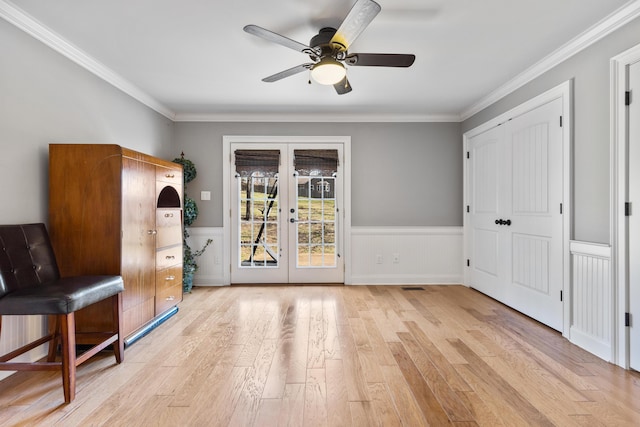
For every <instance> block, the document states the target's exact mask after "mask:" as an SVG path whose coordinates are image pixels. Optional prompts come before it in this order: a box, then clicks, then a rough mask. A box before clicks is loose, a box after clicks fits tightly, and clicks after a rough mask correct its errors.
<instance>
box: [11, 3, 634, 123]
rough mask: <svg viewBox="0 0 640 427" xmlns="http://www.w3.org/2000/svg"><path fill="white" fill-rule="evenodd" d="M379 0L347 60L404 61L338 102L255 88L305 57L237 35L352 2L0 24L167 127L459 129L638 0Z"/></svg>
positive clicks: (130, 11) (188, 7) (285, 26)
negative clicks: (356, 123) (402, 57)
mask: <svg viewBox="0 0 640 427" xmlns="http://www.w3.org/2000/svg"><path fill="white" fill-rule="evenodd" d="M377 1H378V2H379V3H380V5H381V6H382V12H380V14H379V15H378V16H377V17H376V18H375V19H374V20H373V22H372V23H371V25H369V27H368V28H367V29H366V30H365V31H364V32H363V33H362V35H361V36H360V37H359V38H358V39H357V40H356V41H355V42H354V43H353V44H352V46H351V47H350V49H349V52H368V53H413V54H415V55H416V61H415V63H414V65H413V66H412V67H411V68H407V69H403V68H379V67H350V68H349V69H348V76H349V81H350V83H351V85H352V87H353V91H352V92H351V93H348V94H346V95H340V96H339V95H337V94H336V93H335V91H334V90H333V88H332V87H326V86H320V85H317V84H311V85H310V84H308V83H307V82H308V80H309V76H308V73H307V72H303V73H301V74H298V75H295V76H292V77H289V78H286V79H284V80H281V81H278V82H274V83H264V82H262V81H261V79H262V78H263V77H266V76H268V75H271V74H274V73H276V72H279V71H282V70H285V69H287V68H290V67H293V66H296V65H299V64H301V63H304V62H308V57H307V56H306V55H304V54H302V53H299V52H296V51H294V50H291V49H287V48H286V47H283V46H280V45H277V44H274V43H269V42H266V41H264V40H262V39H259V38H257V37H255V36H252V35H249V34H247V33H245V32H244V31H243V30H242V28H243V27H244V26H245V25H246V24H256V25H259V26H262V27H264V28H267V29H269V30H272V31H274V32H277V33H280V34H282V35H285V36H287V37H289V38H291V39H294V40H297V41H300V42H302V43H304V44H307V43H309V40H310V38H311V37H312V36H314V35H315V34H316V33H317V31H318V30H319V28H321V27H323V26H333V27H338V26H339V24H340V23H341V22H342V19H343V18H344V16H345V15H346V14H347V12H348V11H349V9H350V8H351V6H352V4H353V3H354V2H355V0H236V1H229V0H227V1H222V0H217V1H216V0H180V1H177V0H109V1H105V0H55V1H43V0H11V1H9V0H0V16H3V17H4V18H5V19H7V20H9V21H10V22H13V23H14V24H16V25H18V26H19V27H21V28H23V29H25V30H26V31H28V32H30V33H32V34H33V35H35V36H36V37H39V38H40V39H42V40H43V41H45V42H46V43H48V44H50V45H52V46H53V47H54V48H57V49H58V50H60V51H61V52H63V53H65V54H67V55H68V56H70V57H74V59H75V60H76V61H78V62H79V63H81V64H82V65H84V66H85V67H87V68H89V69H92V71H94V72H96V74H98V75H100V76H102V77H103V78H105V79H106V80H108V81H110V82H111V83H113V84H114V85H116V86H118V87H120V88H121V89H123V90H125V91H126V92H128V93H130V94H132V95H133V96H135V97H136V98H138V99H140V100H141V101H142V102H145V103H146V104H147V105H150V106H151V107H153V108H155V109H156V110H158V111H160V112H161V113H163V114H165V115H166V116H168V117H170V118H172V119H175V120H190V119H192V120H193V119H202V120H261V119H263V120H267V119H269V118H271V119H278V120H292V121H295V120H305V119H312V120H324V119H326V120H332V118H333V119H339V118H345V117H346V118H349V119H350V120H357V119H358V117H364V116H367V117H368V118H369V119H368V120H371V118H377V119H379V120H384V119H385V118H387V119H388V118H390V117H394V118H395V119H398V120H403V119H404V120H459V119H460V118H465V117H466V116H468V115H470V114H471V113H473V112H475V111H477V110H478V109H479V108H481V107H482V106H483V105H485V104H486V102H489V100H490V99H491V98H492V97H493V98H495V96H496V94H498V93H501V92H504V91H505V90H508V88H509V87H513V86H514V85H517V84H518V82H524V81H525V79H526V78H528V77H527V76H531V75H532V73H535V72H537V70H540V71H542V70H543V66H544V65H548V64H549V63H551V62H550V61H551V60H552V59H553V58H552V57H550V55H551V54H553V53H554V52H555V54H556V55H555V57H558V49H560V48H563V49H564V50H565V51H567V52H571V49H575V47H576V46H577V45H579V44H580V43H582V42H583V40H581V39H580V37H582V38H585V37H586V36H585V34H588V35H590V37H591V35H593V34H596V33H598V31H600V29H602V28H604V27H606V26H609V27H610V24H611V23H612V22H615V21H621V20H624V17H625V16H628V15H629V10H633V11H634V13H635V11H636V10H637V9H638V7H637V4H638V3H639V2H640V0H634V1H631V2H629V1H628V0H482V1H480V0H377ZM623 6H624V8H623V9H620V8H622V7H623ZM614 12H615V13H614ZM23 13H24V14H23ZM634 16H635V15H634ZM607 17H609V18H608V21H606V22H603V20H604V19H605V18H607ZM598 23H600V25H596V24H598ZM605 23H606V25H604V24H605ZM578 40H579V41H580V43H578ZM572 41H573V42H572ZM570 42H572V43H570ZM561 50H562V49H561ZM545 58H546V59H545ZM540 61H543V62H542V63H541V62H540ZM545 61H546V62H545Z"/></svg>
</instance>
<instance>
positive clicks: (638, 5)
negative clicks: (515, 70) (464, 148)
mask: <svg viewBox="0 0 640 427" xmlns="http://www.w3.org/2000/svg"><path fill="white" fill-rule="evenodd" d="M638 16H640V0H633V1H631V2H629V3H628V4H626V5H625V6H622V7H621V8H620V9H618V10H617V11H615V12H614V13H612V14H611V15H609V16H608V17H606V18H605V19H603V20H602V21H600V22H599V23H597V24H596V25H594V26H592V27H591V28H589V29H588V30H587V31H585V32H584V33H582V34H580V35H579V36H577V37H575V38H574V39H573V40H571V41H569V42H568V43H566V44H564V45H563V46H561V47H560V48H559V49H557V50H555V51H554V52H553V53H551V54H550V55H548V56H546V57H545V58H543V59H542V60H540V61H538V62H537V63H535V64H534V65H532V66H531V67H529V68H528V69H526V70H525V71H524V72H522V73H520V74H519V75H517V76H516V77H514V78H513V79H511V80H509V81H508V82H506V83H505V84H503V85H502V86H500V87H499V88H498V89H496V90H495V91H493V92H491V93H490V94H489V95H487V96H485V97H483V98H481V99H480V100H478V101H477V102H475V103H474V104H473V105H471V106H470V107H469V108H467V109H466V110H464V111H462V112H461V113H460V117H461V119H462V120H466V119H468V118H469V117H471V116H473V115H474V114H476V113H478V112H480V111H482V110H483V109H485V108H487V107H489V106H490V105H492V104H494V103H495V102H497V101H499V100H500V99H502V98H504V97H505V96H507V95H509V94H511V93H513V92H515V91H516V90H517V89H519V88H521V87H522V86H524V85H525V84H527V83H529V82H530V81H532V80H534V79H536V78H537V77H539V76H541V75H542V74H544V73H546V72H547V71H549V70H550V69H552V68H553V67H555V66H557V65H559V64H561V63H562V62H564V61H566V60H567V59H569V58H571V57H572V56H573V55H575V54H577V53H579V52H580V51H582V50H584V49H586V48H587V47H589V46H591V45H592V44H594V43H595V42H597V41H598V40H601V39H602V38H604V37H606V36H608V35H609V34H611V33H613V32H614V31H616V30H617V29H619V28H621V27H622V26H624V25H625V24H627V23H629V22H630V21H631V20H633V19H635V18H637V17H638Z"/></svg>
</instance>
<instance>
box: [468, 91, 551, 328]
mask: <svg viewBox="0 0 640 427" xmlns="http://www.w3.org/2000/svg"><path fill="white" fill-rule="evenodd" d="M561 116H562V100H561V99H556V100H554V101H551V102H548V103H546V104H544V105H542V106H540V107H538V108H536V109H534V110H532V111H529V112H528V113H525V114H522V115H521V116H518V117H514V118H513V119H511V120H509V121H507V122H505V123H503V124H501V125H499V126H497V127H494V128H492V129H490V130H487V131H486V132H483V133H481V134H479V135H476V136H474V137H472V138H471V139H470V140H469V146H468V148H469V160H468V161H469V165H468V179H469V182H468V188H469V189H470V197H469V200H470V207H469V208H470V209H469V210H470V226H471V228H470V260H469V266H470V285H471V286H472V287H474V288H476V289H478V290H479V291H481V292H483V293H486V294H488V295H489V296H491V297H493V298H496V299H497V300H499V301H502V302H504V303H505V304H507V305H509V306H511V307H513V308H515V309H516V310H519V311H521V312H523V313H525V314H527V315H528V316H530V317H533V318H534V319H537V320H538V321H540V322H542V323H545V324H546V325H548V326H551V327H552V328H554V329H557V330H560V331H562V329H563V305H562V290H563V219H562V202H563V185H562V183H563V160H562V159H563V144H562V141H563V137H562V128H561V124H560V120H559V118H560V117H561Z"/></svg>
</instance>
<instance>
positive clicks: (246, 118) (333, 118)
mask: <svg viewBox="0 0 640 427" xmlns="http://www.w3.org/2000/svg"><path fill="white" fill-rule="evenodd" d="M173 121H175V122H277V123H287V122H289V123H371V122H374V123H427V122H439V123H442V122H455V123H458V122H460V121H461V120H460V116H459V115H457V114H349V113H345V114H298V113H290V114H288V113H274V114H266V113H255V114H252V113H238V114H225V113H220V114H180V113H179V114H176V115H175V117H174V118H173Z"/></svg>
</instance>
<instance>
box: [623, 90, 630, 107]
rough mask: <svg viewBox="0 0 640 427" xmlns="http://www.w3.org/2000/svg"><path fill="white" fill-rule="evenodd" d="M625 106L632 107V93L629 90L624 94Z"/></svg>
mask: <svg viewBox="0 0 640 427" xmlns="http://www.w3.org/2000/svg"><path fill="white" fill-rule="evenodd" d="M624 105H631V91H630V90H628V91H626V92H625V93H624Z"/></svg>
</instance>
